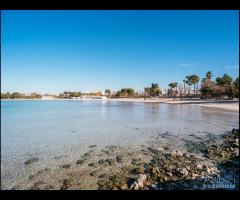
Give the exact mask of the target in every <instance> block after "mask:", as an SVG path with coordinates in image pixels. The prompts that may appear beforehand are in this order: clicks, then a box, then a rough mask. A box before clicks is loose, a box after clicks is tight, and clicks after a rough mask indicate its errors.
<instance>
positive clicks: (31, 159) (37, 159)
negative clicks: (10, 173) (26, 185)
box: [24, 157, 39, 165]
mask: <svg viewBox="0 0 240 200" xmlns="http://www.w3.org/2000/svg"><path fill="white" fill-rule="evenodd" d="M38 161H39V158H37V157H34V158H30V159H28V160H27V161H25V163H24V164H25V165H29V164H32V163H34V162H38Z"/></svg>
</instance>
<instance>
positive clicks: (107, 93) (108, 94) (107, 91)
mask: <svg viewBox="0 0 240 200" xmlns="http://www.w3.org/2000/svg"><path fill="white" fill-rule="evenodd" d="M105 94H106V95H107V98H108V97H109V96H110V95H111V90H110V89H106V90H105Z"/></svg>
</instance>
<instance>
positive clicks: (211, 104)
mask: <svg viewBox="0 0 240 200" xmlns="http://www.w3.org/2000/svg"><path fill="white" fill-rule="evenodd" d="M1 101H105V102H106V101H110V102H133V103H165V104H174V105H179V104H184V105H186V104H193V105H198V106H200V107H205V108H218V109H225V110H234V111H239V100H199V99H198V100H195V99H193V100H179V99H173V98H161V99H159V98H150V99H144V98H136V99H133V98H114V99H48V100H44V99H1Z"/></svg>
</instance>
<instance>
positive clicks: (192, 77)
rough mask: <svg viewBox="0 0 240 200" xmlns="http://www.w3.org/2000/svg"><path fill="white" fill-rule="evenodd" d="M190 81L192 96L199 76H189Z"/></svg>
mask: <svg viewBox="0 0 240 200" xmlns="http://www.w3.org/2000/svg"><path fill="white" fill-rule="evenodd" d="M190 81H191V83H192V84H193V86H194V94H196V84H197V83H198V82H199V76H198V75H195V74H194V75H192V76H190Z"/></svg>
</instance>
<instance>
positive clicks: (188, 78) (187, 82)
mask: <svg viewBox="0 0 240 200" xmlns="http://www.w3.org/2000/svg"><path fill="white" fill-rule="evenodd" d="M186 84H187V85H188V94H190V91H191V85H192V82H191V76H186Z"/></svg>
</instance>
